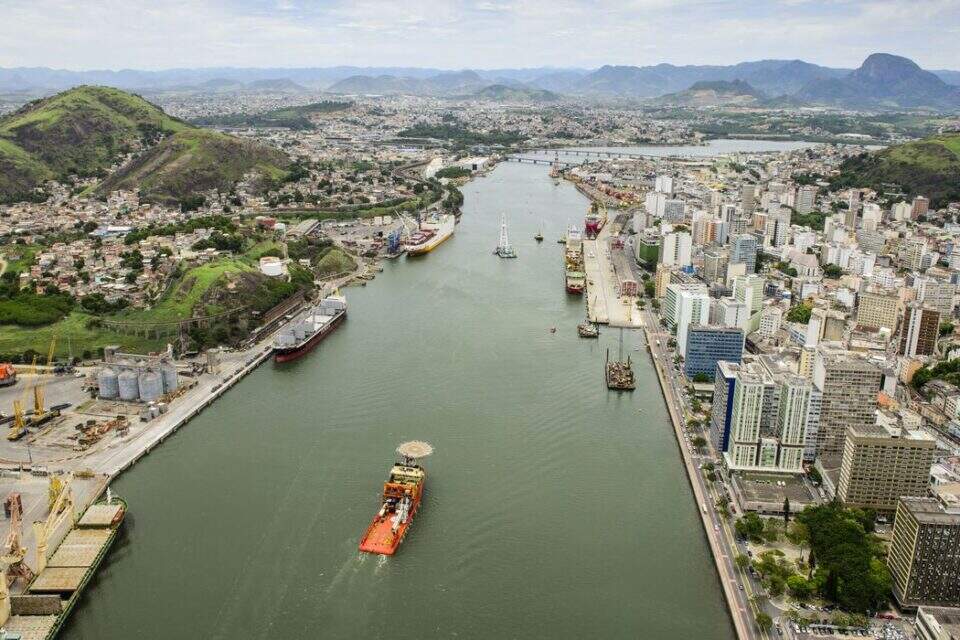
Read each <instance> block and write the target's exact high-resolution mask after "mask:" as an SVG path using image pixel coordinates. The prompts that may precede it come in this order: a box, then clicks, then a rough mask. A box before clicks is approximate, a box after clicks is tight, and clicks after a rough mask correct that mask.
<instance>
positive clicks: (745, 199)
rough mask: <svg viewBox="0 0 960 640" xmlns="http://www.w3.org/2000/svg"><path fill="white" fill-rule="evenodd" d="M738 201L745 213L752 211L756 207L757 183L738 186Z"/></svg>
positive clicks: (748, 213)
mask: <svg viewBox="0 0 960 640" xmlns="http://www.w3.org/2000/svg"><path fill="white" fill-rule="evenodd" d="M740 203H741V205H740V206H741V208H742V209H743V212H744V213H745V214H746V215H750V214H752V213H753V211H754V209H756V207H757V185H755V184H744V185H743V186H741V187H740Z"/></svg>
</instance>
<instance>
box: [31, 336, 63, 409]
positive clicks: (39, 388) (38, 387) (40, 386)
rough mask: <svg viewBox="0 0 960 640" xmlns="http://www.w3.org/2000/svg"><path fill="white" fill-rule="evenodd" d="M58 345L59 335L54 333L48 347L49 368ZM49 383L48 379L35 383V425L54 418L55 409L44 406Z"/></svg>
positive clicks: (48, 368)
mask: <svg viewBox="0 0 960 640" xmlns="http://www.w3.org/2000/svg"><path fill="white" fill-rule="evenodd" d="M56 347H57V336H56V335H54V336H53V338H51V340H50V348H49V349H47V370H48V371H49V370H50V368H51V367H52V366H53V352H54V350H55V349H56ZM46 385H47V381H46V380H45V379H44V380H43V381H42V382H41V381H37V382H36V383H34V385H33V417H32V418H31V420H30V422H31V423H32V424H33V426H39V425H41V424H43V423H44V422H46V421H47V420H49V419H50V418H52V417H53V416H54V415H55V414H54V412H53V411H47V410H46V408H45V407H44V402H43V400H44V397H43V390H44V387H45V386H46Z"/></svg>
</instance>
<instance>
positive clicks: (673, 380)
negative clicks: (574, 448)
mask: <svg viewBox="0 0 960 640" xmlns="http://www.w3.org/2000/svg"><path fill="white" fill-rule="evenodd" d="M643 322H644V326H645V328H646V334H647V341H648V348H649V350H650V354H651V357H652V359H653V362H654V367H655V368H656V369H657V375H658V377H659V378H660V383H661V388H662V389H663V394H664V398H665V400H666V402H667V409H668V410H669V412H670V417H671V420H672V422H673V426H674V431H675V433H676V436H677V442H678V444H679V446H680V451H681V454H682V457H683V462H684V466H685V467H686V469H687V474H688V475H689V477H690V481H691V486H692V487H693V492H694V495H695V496H696V500H697V502H698V503H699V505H700V507H699V510H700V517H701V520H702V521H703V525H704V530H705V531H706V534H707V538H708V540H709V542H710V548H711V551H712V552H713V555H714V560H715V563H716V566H717V571H718V574H719V576H720V581H721V583H722V586H723V591H724V594H725V595H726V598H727V603H728V605H729V608H730V613H731V617H732V619H733V623H734V627H735V628H736V631H737V636H738V637H739V638H741V640H743V639H747V640H754V639H757V638H759V639H763V640H768V639H769V638H770V637H771V636H770V634H769V633H768V632H766V631H762V630H760V629H758V628H757V626H756V624H755V621H754V616H755V614H756V612H757V605H756V603H755V601H754V599H753V596H754V594H756V593H759V591H760V589H759V587H758V586H757V585H756V584H755V583H754V581H753V579H752V578H751V576H750V575H749V574H748V573H747V572H746V571H744V570H743V569H739V568H738V567H737V566H736V563H735V561H734V559H735V558H736V556H737V555H738V554H739V553H741V551H740V549H739V546H738V544H737V541H736V535H735V533H734V530H733V526H732V524H731V522H729V521H728V520H727V519H724V518H723V517H721V516H720V514H719V513H718V512H717V507H716V505H717V499H718V498H719V497H720V492H719V490H718V489H717V488H716V487H715V486H712V485H716V484H718V483H710V482H708V481H707V480H706V478H705V477H704V474H703V473H702V471H701V470H700V468H699V467H700V465H701V464H702V463H703V462H706V461H709V460H718V459H719V458H718V457H717V456H716V455H715V452H714V451H713V450H712V448H710V447H711V445H709V444H708V450H709V454H710V455H705V456H699V455H696V454H695V452H694V451H693V447H692V445H691V444H690V442H689V441H688V439H687V437H686V433H687V432H686V416H687V414H688V412H687V409H686V401H685V395H684V389H683V387H682V384H681V382H680V379H679V378H680V376H679V374H678V373H677V371H676V369H674V364H673V353H672V352H671V351H670V349H669V348H668V347H667V341H668V340H669V339H670V338H671V335H670V334H669V333H668V332H666V331H662V330H661V329H660V323H659V320H658V319H657V317H656V316H655V314H654V313H652V312H651V311H648V310H645V311H643ZM658 342H659V344H658ZM693 435H695V434H693ZM707 440H708V443H709V438H708V439H707ZM718 467H719V465H718Z"/></svg>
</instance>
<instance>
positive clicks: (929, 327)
mask: <svg viewBox="0 0 960 640" xmlns="http://www.w3.org/2000/svg"><path fill="white" fill-rule="evenodd" d="M939 336H940V312H939V311H937V310H936V309H931V308H929V307H925V306H923V304H922V303H916V302H914V303H910V304H908V305H907V307H906V309H904V311H903V324H901V325H900V349H899V350H898V353H899V354H900V355H902V356H929V355H933V353H934V351H936V349H937V338H938V337H939Z"/></svg>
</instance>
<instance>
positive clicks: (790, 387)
mask: <svg viewBox="0 0 960 640" xmlns="http://www.w3.org/2000/svg"><path fill="white" fill-rule="evenodd" d="M812 393H813V385H811V384H810V381H809V380H806V379H805V378H801V377H800V376H794V375H790V376H785V377H784V378H783V380H782V382H781V385H780V407H779V409H778V411H777V422H776V436H777V440H778V444H779V447H778V451H777V468H778V469H779V470H781V471H791V472H800V471H802V470H803V457H804V456H803V453H804V445H805V444H806V441H807V421H808V420H809V419H810V396H811V394H812Z"/></svg>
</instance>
